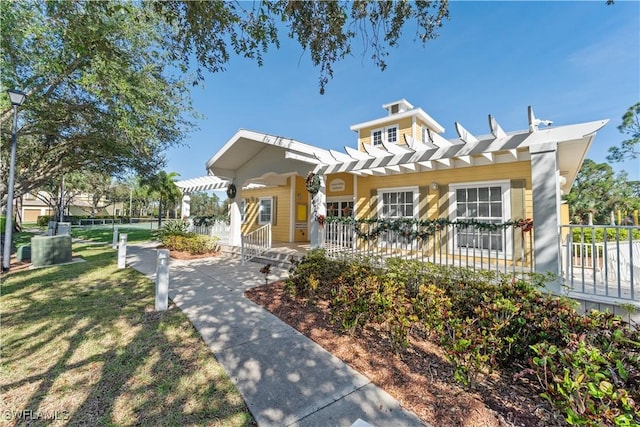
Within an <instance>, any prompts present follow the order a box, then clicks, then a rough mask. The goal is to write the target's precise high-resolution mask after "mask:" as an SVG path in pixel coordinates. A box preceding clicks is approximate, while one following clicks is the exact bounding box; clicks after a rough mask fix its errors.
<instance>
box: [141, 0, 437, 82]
mask: <svg viewBox="0 0 640 427" xmlns="http://www.w3.org/2000/svg"><path fill="white" fill-rule="evenodd" d="M145 4H146V5H147V6H150V7H152V8H153V9H154V10H155V11H156V12H158V13H159V14H160V15H161V16H163V17H164V18H165V19H166V20H167V22H169V23H171V24H172V25H173V27H174V28H175V29H176V31H175V32H174V33H173V34H172V36H171V37H170V39H169V40H170V45H171V48H170V49H169V51H170V52H171V54H172V59H174V60H177V61H180V63H182V64H183V66H184V67H185V68H184V70H186V69H187V68H186V65H188V64H189V62H190V60H191V58H192V57H195V58H196V60H197V64H198V68H197V74H198V77H199V78H202V72H203V69H206V70H209V71H211V72H218V71H223V70H224V68H225V65H226V63H227V62H228V61H229V58H230V56H231V53H235V54H238V55H243V56H245V57H247V58H251V59H255V60H256V61H257V62H258V64H262V62H263V54H264V53H265V52H267V50H268V49H269V47H270V46H275V47H279V30H280V29H282V27H284V28H285V29H287V30H288V33H287V36H288V37H290V38H292V39H295V40H296V41H297V42H298V43H299V44H300V45H301V46H302V48H303V49H304V50H305V51H308V52H309V55H310V56H311V61H312V63H313V64H314V66H316V67H318V68H319V69H320V78H319V84H320V93H324V90H325V86H326V85H327V83H328V81H329V79H330V78H332V77H333V64H334V63H336V62H337V61H339V60H340V59H342V58H344V57H345V56H347V55H349V54H351V53H352V44H353V42H354V40H355V39H356V38H357V37H358V38H360V39H361V41H362V44H363V49H364V52H367V50H368V49H369V48H370V49H371V51H370V54H371V59H372V61H373V62H374V64H375V65H376V66H378V67H379V68H380V69H382V70H384V69H385V68H386V66H387V64H386V57H387V56H388V53H389V51H388V49H389V48H390V47H394V46H396V45H397V44H398V40H399V39H400V36H401V34H402V30H403V28H404V27H405V25H406V24H407V23H413V24H415V25H416V29H415V37H416V39H418V40H420V41H421V42H422V43H425V42H427V41H428V40H430V39H433V38H435V37H436V36H437V33H436V30H437V29H438V28H439V27H441V26H442V24H443V21H444V20H445V19H446V18H448V17H449V10H448V1H447V0H443V1H424V0H417V1H411V2H409V1H370V0H356V1H289V0H277V1H257V2H240V1H206V0H205V1H181V0H168V1H148V2H146V3H145Z"/></svg>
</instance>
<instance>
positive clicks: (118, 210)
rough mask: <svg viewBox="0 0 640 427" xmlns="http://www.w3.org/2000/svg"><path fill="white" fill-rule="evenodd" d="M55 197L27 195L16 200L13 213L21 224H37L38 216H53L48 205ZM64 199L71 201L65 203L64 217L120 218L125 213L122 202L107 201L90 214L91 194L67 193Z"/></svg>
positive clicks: (51, 195) (49, 194)
mask: <svg viewBox="0 0 640 427" xmlns="http://www.w3.org/2000/svg"><path fill="white" fill-rule="evenodd" d="M55 197H57V196H56V195H54V194H51V193H49V192H46V191H39V192H38V193H37V195H36V194H33V193H27V194H25V195H24V196H23V197H22V198H19V199H17V200H16V204H17V206H18V208H17V209H16V210H15V212H18V213H19V217H20V218H21V219H22V222H23V223H34V222H37V221H38V217H40V216H51V215H55V213H54V208H53V206H52V203H49V201H52V200H53V199H54V198H55ZM66 197H70V198H71V200H69V201H67V203H66V207H65V216H82V217H83V216H87V217H89V216H120V215H122V213H123V212H124V211H125V210H124V203H122V202H115V203H109V202H108V201H107V200H100V203H99V206H98V210H97V211H96V212H93V213H92V210H93V208H92V196H91V194H87V193H68V194H67V196H66Z"/></svg>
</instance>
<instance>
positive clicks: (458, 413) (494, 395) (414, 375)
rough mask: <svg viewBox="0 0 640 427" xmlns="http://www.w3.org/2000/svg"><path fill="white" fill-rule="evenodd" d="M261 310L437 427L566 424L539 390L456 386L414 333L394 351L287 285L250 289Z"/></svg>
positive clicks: (503, 383) (486, 383) (488, 383)
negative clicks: (337, 321)
mask: <svg viewBox="0 0 640 427" xmlns="http://www.w3.org/2000/svg"><path fill="white" fill-rule="evenodd" d="M245 296H246V297H247V298H249V299H250V300H252V301H254V302H255V303H257V304H259V305H261V306H263V307H264V308H266V309H267V310H269V311H270V312H271V313H273V314H274V315H276V316H278V317H279V318H280V319H282V320H283V321H284V322H286V323H288V324H289V325H291V326H292V327H294V328H295V329H297V330H298V331H300V332H301V333H303V334H304V335H306V336H307V337H309V338H310V339H312V340H313V341H315V342H316V343H318V344H319V345H321V346H322V347H324V348H325V349H326V350H328V351H330V352H331V353H333V354H334V355H336V356H337V357H339V358H340V359H342V360H343V361H345V362H346V363H348V364H349V365H351V366H352V367H353V368H354V369H356V370H357V371H359V372H360V373H362V374H364V375H365V376H367V377H368V378H369V379H370V380H371V382H373V383H374V384H376V385H377V386H379V387H381V388H382V389H384V390H385V391H387V392H388V393H389V394H391V395H392V396H393V397H395V398H396V399H397V400H398V401H399V402H400V403H401V404H402V406H403V407H405V408H407V409H409V410H411V411H413V412H414V413H415V414H416V415H418V416H419V417H420V418H421V419H422V420H423V421H425V422H427V423H429V424H432V425H433V426H437V427H454V426H455V427H460V426H468V427H481V426H491V427H493V426H527V427H528V426H564V425H566V424H565V423H564V421H563V420H562V418H561V417H560V419H558V417H557V415H554V414H553V413H552V412H551V409H550V408H549V405H548V404H547V403H546V402H545V401H543V400H542V399H541V398H540V397H539V396H538V395H537V394H536V393H535V392H532V391H531V390H530V389H529V388H527V387H525V386H524V384H515V383H514V382H513V381H509V380H508V379H506V378H502V377H500V376H499V375H497V374H493V375H487V376H486V377H484V379H483V380H482V382H481V383H480V384H479V385H478V386H476V388H475V390H474V391H467V390H464V389H463V388H461V387H460V386H458V385H457V384H456V383H455V381H454V378H453V368H452V366H451V364H450V363H449V362H447V360H446V358H445V356H444V353H443V352H442V350H441V349H440V348H439V347H438V346H437V345H435V344H434V343H433V342H432V341H430V340H428V339H427V338H425V337H418V336H416V335H417V334H413V336H412V337H411V340H410V342H411V344H410V346H409V348H408V349H407V350H404V351H401V352H400V353H395V352H394V351H393V350H392V348H391V345H390V344H389V342H388V340H386V339H384V338H381V336H384V334H381V333H380V331H377V330H376V329H375V328H373V327H367V328H365V329H364V330H363V331H361V332H358V333H357V334H351V335H350V334H342V333H340V332H339V331H338V329H337V328H336V327H334V325H332V324H331V322H330V319H329V310H328V305H327V304H326V303H324V304H319V305H318V306H314V305H311V304H308V303H307V301H305V300H304V299H301V298H294V297H291V296H289V294H288V293H287V292H286V290H285V285H284V283H283V282H274V283H271V284H269V285H266V286H260V287H257V288H253V289H250V290H248V291H247V292H246V293H245Z"/></svg>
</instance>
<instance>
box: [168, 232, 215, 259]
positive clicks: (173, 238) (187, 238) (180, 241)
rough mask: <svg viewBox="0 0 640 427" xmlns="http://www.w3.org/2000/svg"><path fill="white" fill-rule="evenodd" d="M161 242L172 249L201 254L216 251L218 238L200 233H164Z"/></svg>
mask: <svg viewBox="0 0 640 427" xmlns="http://www.w3.org/2000/svg"><path fill="white" fill-rule="evenodd" d="M161 241H162V244H163V245H164V246H165V247H167V248H168V249H170V250H173V251H186V252H189V253H190V254H191V255H202V254H206V253H212V252H217V251H218V249H219V248H218V238H217V237H213V236H204V235H202V234H195V233H184V234H166V235H164V236H163V237H162V238H161Z"/></svg>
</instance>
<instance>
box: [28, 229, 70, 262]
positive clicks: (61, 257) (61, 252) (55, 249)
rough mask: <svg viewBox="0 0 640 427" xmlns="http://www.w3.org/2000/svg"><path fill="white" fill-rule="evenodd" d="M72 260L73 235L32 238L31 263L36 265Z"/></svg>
mask: <svg viewBox="0 0 640 427" xmlns="http://www.w3.org/2000/svg"><path fill="white" fill-rule="evenodd" d="M65 262H71V236H36V237H32V238H31V263H32V264H33V266H34V267H43V266H46V265H54V264H63V263H65Z"/></svg>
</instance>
